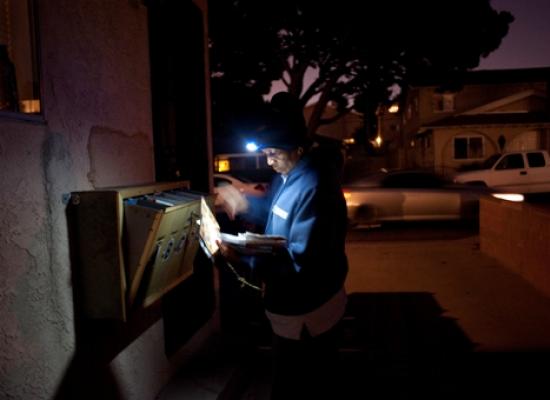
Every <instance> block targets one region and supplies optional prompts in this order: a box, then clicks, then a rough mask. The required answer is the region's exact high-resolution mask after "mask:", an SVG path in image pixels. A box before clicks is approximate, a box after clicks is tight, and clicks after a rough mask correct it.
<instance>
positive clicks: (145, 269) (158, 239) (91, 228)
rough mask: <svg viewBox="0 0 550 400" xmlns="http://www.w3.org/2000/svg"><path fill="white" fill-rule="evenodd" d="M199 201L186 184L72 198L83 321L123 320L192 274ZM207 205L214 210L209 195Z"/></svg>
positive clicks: (112, 190)
mask: <svg viewBox="0 0 550 400" xmlns="http://www.w3.org/2000/svg"><path fill="white" fill-rule="evenodd" d="M202 197H205V196H204V195H202V194H200V193H196V192H192V191H190V190H189V183H188V181H180V182H169V183H155V184H150V185H141V186H128V187H120V188H106V189H100V190H94V191H82V192H73V193H72V194H71V205H70V207H71V210H72V216H73V223H74V225H73V233H72V235H73V237H72V239H73V240H74V243H75V246H73V250H74V251H75V252H76V256H77V260H78V261H77V268H78V271H77V275H78V288H77V290H78V291H79V301H80V304H81V309H82V312H83V313H84V315H85V316H86V317H88V318H110V319H119V320H124V321H125V320H127V318H128V315H129V314H130V313H131V311H132V310H133V309H135V308H142V307H147V306H149V305H151V304H153V303H154V302H155V301H157V300H158V299H160V298H161V297H162V296H163V295H164V294H165V293H166V292H167V291H169V290H170V289H172V288H173V287H175V286H176V285H178V284H179V283H180V282H182V281H183V280H184V279H186V278H187V277H189V276H190V275H191V274H192V273H193V261H194V258H195V255H196V252H197V250H198V248H199V223H200V222H199V220H200V204H201V198H202ZM205 200H207V203H208V204H209V205H210V206H212V199H211V197H210V196H206V197H205Z"/></svg>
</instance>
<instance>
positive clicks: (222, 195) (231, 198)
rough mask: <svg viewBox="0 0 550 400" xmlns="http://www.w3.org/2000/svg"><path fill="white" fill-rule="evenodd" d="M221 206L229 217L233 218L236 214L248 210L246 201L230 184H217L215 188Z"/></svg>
mask: <svg viewBox="0 0 550 400" xmlns="http://www.w3.org/2000/svg"><path fill="white" fill-rule="evenodd" d="M216 193H217V195H218V198H219V201H220V203H221V206H222V207H223V209H224V211H225V212H226V213H227V215H228V216H229V218H230V219H232V220H233V219H235V216H236V215H237V214H240V213H243V212H245V211H246V210H248V201H247V200H246V197H244V196H243V194H242V193H241V192H239V191H238V190H237V189H236V188H235V187H233V186H231V185H226V186H219V187H217V188H216Z"/></svg>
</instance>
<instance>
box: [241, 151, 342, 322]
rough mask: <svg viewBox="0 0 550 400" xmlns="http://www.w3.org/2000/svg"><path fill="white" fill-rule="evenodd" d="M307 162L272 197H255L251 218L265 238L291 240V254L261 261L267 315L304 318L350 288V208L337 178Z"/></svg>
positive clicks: (278, 183) (275, 186) (274, 187)
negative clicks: (347, 285)
mask: <svg viewBox="0 0 550 400" xmlns="http://www.w3.org/2000/svg"><path fill="white" fill-rule="evenodd" d="M321 171H322V170H321V169H319V168H318V167H317V166H316V165H315V164H314V163H313V162H312V160H311V159H310V158H307V157H306V158H304V159H302V160H300V161H299V162H298V164H297V165H296V166H295V167H294V168H293V169H292V170H291V171H290V173H289V174H288V176H287V177H286V182H285V181H284V180H283V177H282V176H280V175H277V176H276V177H275V178H274V180H273V182H272V184H271V189H270V192H269V193H268V195H267V196H266V197H264V198H250V199H249V200H250V202H251V207H250V210H251V211H250V213H249V217H250V218H253V219H254V220H255V221H256V222H263V223H265V233H266V234H273V235H281V236H284V237H286V238H287V241H288V245H287V251H284V252H281V253H280V254H276V255H273V256H257V257H255V258H254V260H253V264H254V265H255V268H258V269H259V272H260V275H261V276H262V277H263V279H264V282H265V293H264V302H265V307H266V309H267V310H269V311H271V312H274V313H278V314H284V315H299V314H304V313H307V312H310V311H313V310H315V309H316V308H318V307H319V306H321V305H322V304H324V303H325V302H326V301H327V300H329V299H330V298H331V297H332V296H333V295H334V294H335V293H336V292H337V291H338V290H340V289H341V288H342V286H343V285H344V281H345V279H346V275H347V271H348V265H347V258H346V254H345V237H346V224H347V213H346V203H345V200H344V197H343V194H342V191H341V188H340V186H339V184H338V181H337V179H335V176H333V175H331V174H328V173H324V172H321Z"/></svg>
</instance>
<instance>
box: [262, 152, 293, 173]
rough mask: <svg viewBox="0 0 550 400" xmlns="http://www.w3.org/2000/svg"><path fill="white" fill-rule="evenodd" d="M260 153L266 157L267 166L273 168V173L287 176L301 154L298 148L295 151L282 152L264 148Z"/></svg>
mask: <svg viewBox="0 0 550 400" xmlns="http://www.w3.org/2000/svg"><path fill="white" fill-rule="evenodd" d="M262 152H263V153H264V154H265V155H266V157H267V165H269V166H270V167H271V168H273V170H275V172H278V173H279V174H282V175H287V174H288V173H289V172H290V171H291V170H292V168H294V167H295V166H296V164H297V163H298V161H299V160H300V156H301V154H302V151H301V149H300V148H298V149H295V150H283V149H276V148H273V147H266V148H265V149H263V150H262Z"/></svg>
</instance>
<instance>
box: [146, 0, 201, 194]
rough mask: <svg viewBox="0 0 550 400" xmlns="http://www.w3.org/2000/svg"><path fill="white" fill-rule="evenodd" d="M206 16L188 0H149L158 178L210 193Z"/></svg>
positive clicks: (154, 130)
mask: <svg viewBox="0 0 550 400" xmlns="http://www.w3.org/2000/svg"><path fill="white" fill-rule="evenodd" d="M203 18H204V16H203V13H202V11H201V9H200V8H199V7H197V5H196V4H194V3H193V2H192V1H190V0H187V1H182V0H152V1H150V2H149V27H150V28H149V31H150V33H149V40H150V51H151V86H152V103H153V104H152V109H153V132H154V142H155V143H154V145H155V167H156V179H157V181H174V180H189V181H190V182H191V188H192V189H194V190H199V191H204V192H208V190H209V174H208V171H209V169H210V168H211V166H210V162H209V157H208V134H207V123H206V120H207V114H206V82H205V60H204V23H203Z"/></svg>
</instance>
